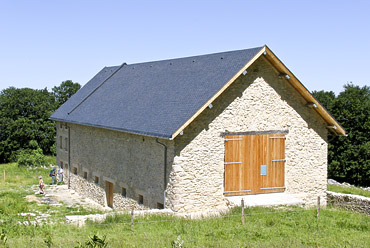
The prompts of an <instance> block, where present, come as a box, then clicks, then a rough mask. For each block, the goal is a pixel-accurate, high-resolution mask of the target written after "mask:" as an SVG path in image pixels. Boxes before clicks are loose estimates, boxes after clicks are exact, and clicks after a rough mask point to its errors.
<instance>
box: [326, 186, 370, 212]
mask: <svg viewBox="0 0 370 248" xmlns="http://www.w3.org/2000/svg"><path fill="white" fill-rule="evenodd" d="M327 196H328V203H330V204H332V205H333V206H336V207H340V208H345V209H347V210H352V211H356V212H360V213H364V214H367V215H370V198H369V197H365V196H360V195H350V194H342V193H336V192H331V191H328V192H327Z"/></svg>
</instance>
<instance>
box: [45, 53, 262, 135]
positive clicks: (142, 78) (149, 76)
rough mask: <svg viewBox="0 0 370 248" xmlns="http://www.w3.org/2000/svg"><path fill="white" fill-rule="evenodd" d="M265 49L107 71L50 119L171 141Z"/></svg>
mask: <svg viewBox="0 0 370 248" xmlns="http://www.w3.org/2000/svg"><path fill="white" fill-rule="evenodd" d="M262 48H263V47H257V48H251V49H246V50H238V51H231V52H223V53H215V54H208V55H201V56H194V57H187V58H179V59H170V60H162V61H154V62H146V63H138V64H131V65H126V64H124V65H123V66H113V67H105V68H103V69H102V70H101V71H100V72H99V73H98V74H97V75H95V77H93V78H92V79H91V80H90V81H89V82H88V83H87V84H86V85H85V86H84V87H82V88H81V89H80V90H79V91H78V92H77V93H76V94H74V95H73V96H72V97H71V98H70V99H69V100H68V101H67V102H66V103H65V104H63V105H62V106H61V107H60V108H59V109H57V110H56V111H55V112H54V113H53V114H52V116H51V117H50V118H51V119H53V120H58V121H63V122H69V123H77V124H82V125H88V126H95V127H102V128H108V129H113V130H119V131H124V132H130V133H136V134H142V135H149V136H154V137H160V138H171V137H172V134H174V133H175V132H176V131H177V130H178V129H179V128H180V127H181V126H182V125H183V124H184V123H185V122H186V121H187V120H188V119H189V118H191V117H192V116H193V115H194V114H195V113H196V112H197V111H198V110H199V109H200V108H201V107H202V106H203V105H204V104H205V103H206V102H207V101H208V100H209V99H210V98H211V97H212V96H214V95H215V94H216V93H217V92H218V91H219V90H220V89H221V88H222V87H223V86H224V85H225V84H226V83H227V82H228V81H229V80H230V79H231V78H232V77H233V76H234V75H235V74H236V73H237V72H238V71H239V70H240V69H241V68H242V67H243V66H244V65H246V64H247V63H248V61H250V60H251V59H252V58H253V57H254V56H255V55H256V54H257V53H258V52H259V51H260V50H261V49H262Z"/></svg>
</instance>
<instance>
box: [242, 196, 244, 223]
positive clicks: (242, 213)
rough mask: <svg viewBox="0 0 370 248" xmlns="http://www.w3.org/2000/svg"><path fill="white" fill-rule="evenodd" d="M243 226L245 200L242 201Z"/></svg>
mask: <svg viewBox="0 0 370 248" xmlns="http://www.w3.org/2000/svg"><path fill="white" fill-rule="evenodd" d="M242 225H244V199H242Z"/></svg>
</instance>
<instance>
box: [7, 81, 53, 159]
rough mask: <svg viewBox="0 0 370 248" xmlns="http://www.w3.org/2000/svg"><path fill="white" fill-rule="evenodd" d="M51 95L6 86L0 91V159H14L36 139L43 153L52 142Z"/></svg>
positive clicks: (39, 91) (48, 149)
mask: <svg viewBox="0 0 370 248" xmlns="http://www.w3.org/2000/svg"><path fill="white" fill-rule="evenodd" d="M56 106H57V105H56V103H55V98H54V96H53V94H51V93H50V92H48V91H47V89H46V88H45V89H43V90H33V89H29V88H22V89H17V88H14V87H10V88H7V89H5V90H2V91H1V92H0V130H1V131H0V162H9V161H14V160H15V159H16V154H17V151H18V150H21V149H28V148H31V147H30V141H31V140H35V141H36V142H37V143H38V144H39V145H40V148H41V149H42V150H43V152H44V153H45V154H50V153H51V150H50V149H51V147H52V145H53V144H54V143H55V127H54V125H55V124H54V122H53V121H51V120H49V117H50V115H51V114H52V113H53V111H54V110H55V108H56Z"/></svg>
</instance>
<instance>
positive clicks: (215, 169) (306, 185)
mask: <svg viewBox="0 0 370 248" xmlns="http://www.w3.org/2000/svg"><path fill="white" fill-rule="evenodd" d="M278 75H279V72H277V71H276V70H275V69H274V68H273V67H272V66H271V64H270V63H269V62H268V61H267V60H266V59H265V58H263V57H261V58H259V59H258V60H257V61H256V62H255V63H254V64H253V65H252V66H251V67H250V68H248V73H247V74H246V75H245V76H244V75H241V76H240V77H239V78H238V79H237V80H236V81H235V82H234V83H233V84H232V85H231V86H230V87H229V88H228V89H227V90H226V91H225V92H224V93H223V94H222V95H221V96H220V97H219V98H217V99H216V100H215V101H214V102H213V103H212V105H213V108H211V109H209V108H207V109H206V110H205V111H204V112H203V113H202V114H201V115H199V116H198V117H197V118H196V119H195V120H194V121H193V122H192V123H191V124H190V125H189V126H188V127H187V128H185V129H184V130H183V131H184V135H182V136H177V137H176V138H175V157H174V162H173V167H172V171H171V173H170V178H169V184H168V186H167V206H168V207H170V208H171V209H173V210H174V211H176V212H198V211H199V212H201V211H208V210H213V209H216V208H220V209H223V208H225V207H227V205H228V201H227V200H226V198H225V197H224V196H223V191H224V138H223V137H222V135H221V134H222V133H224V132H249V131H270V130H288V131H289V133H288V134H287V135H286V145H285V149H286V160H287V161H286V163H285V186H286V192H287V193H291V194H296V196H297V197H299V198H301V199H303V200H304V201H305V203H306V204H308V205H313V204H315V202H316V200H317V196H320V197H321V199H322V202H324V204H325V203H326V193H325V192H326V180H327V142H326V139H327V129H326V128H325V127H326V123H325V122H324V121H323V120H322V118H321V117H320V116H319V115H318V114H317V113H316V112H315V111H314V110H313V109H311V108H308V107H306V106H305V104H306V102H305V100H304V99H303V98H302V97H301V96H300V95H299V94H298V93H297V91H296V90H295V89H294V88H293V87H292V86H291V85H290V84H289V83H288V82H287V81H286V79H280V78H279V77H278Z"/></svg>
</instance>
